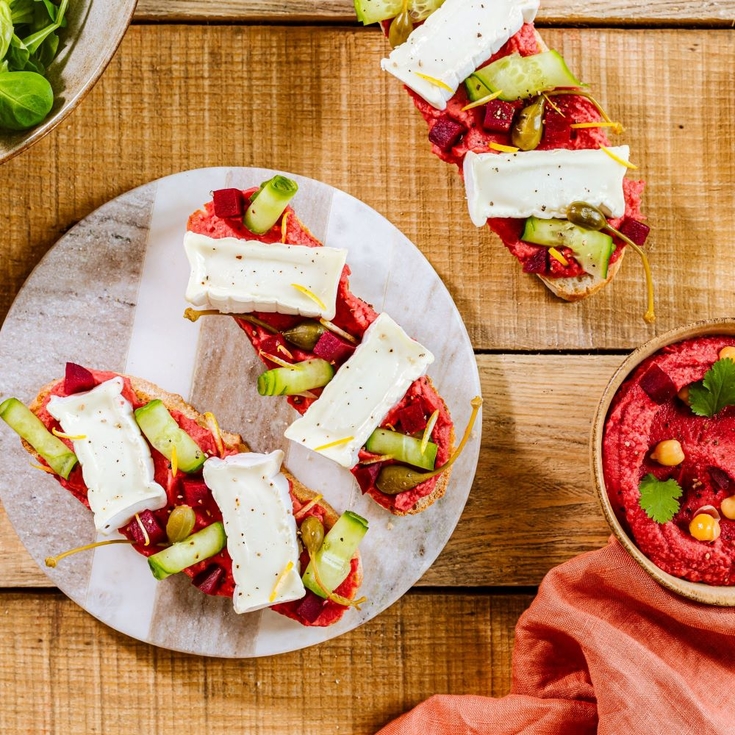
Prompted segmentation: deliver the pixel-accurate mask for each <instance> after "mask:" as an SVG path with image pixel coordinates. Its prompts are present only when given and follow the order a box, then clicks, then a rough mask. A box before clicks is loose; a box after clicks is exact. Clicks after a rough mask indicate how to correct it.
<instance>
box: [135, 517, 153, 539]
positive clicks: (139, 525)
mask: <svg viewBox="0 0 735 735" xmlns="http://www.w3.org/2000/svg"><path fill="white" fill-rule="evenodd" d="M135 521H136V523H137V524H138V528H140V530H141V531H142V532H143V538H145V543H144V544H143V546H150V545H151V537H150V536H149V535H148V531H146V529H145V526H144V525H143V521H141V520H140V515H139V514H138V513H136V514H135Z"/></svg>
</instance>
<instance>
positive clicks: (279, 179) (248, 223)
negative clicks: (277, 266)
mask: <svg viewBox="0 0 735 735" xmlns="http://www.w3.org/2000/svg"><path fill="white" fill-rule="evenodd" d="M298 190H299V185H298V184H297V183H296V182H295V181H293V180H292V179H287V178H286V177H285V176H281V175H280V174H278V175H276V176H274V177H273V178H272V179H270V180H269V181H264V182H263V183H262V184H261V186H260V189H259V190H258V191H257V192H256V193H255V195H254V196H253V197H252V198H251V199H250V206H249V207H248V208H247V210H246V212H245V218H244V220H243V222H244V224H245V227H247V228H248V229H249V230H250V232H254V233H255V234H256V235H262V234H263V233H264V232H268V230H270V228H271V227H273V225H275V224H276V222H277V221H278V218H279V217H280V216H281V215H282V214H283V212H284V210H285V209H286V207H287V206H288V203H289V202H290V201H291V200H292V199H293V198H294V196H295V195H296V192H297V191H298Z"/></svg>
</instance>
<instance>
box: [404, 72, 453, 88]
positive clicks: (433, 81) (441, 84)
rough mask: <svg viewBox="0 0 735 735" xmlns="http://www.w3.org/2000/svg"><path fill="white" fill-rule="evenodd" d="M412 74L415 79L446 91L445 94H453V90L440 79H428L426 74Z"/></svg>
mask: <svg viewBox="0 0 735 735" xmlns="http://www.w3.org/2000/svg"><path fill="white" fill-rule="evenodd" d="M414 74H415V75H416V76H417V77H421V79H425V80H426V81H427V82H429V83H430V84H433V85H434V86H436V87H439V88H440V89H446V91H447V92H454V90H453V89H452V88H451V87H450V86H449V85H448V84H447V83H446V82H442V80H441V79H437V78H436V77H430V76H429V75H428V74H422V73H421V72H420V71H415V72H414Z"/></svg>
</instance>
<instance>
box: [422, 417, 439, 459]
mask: <svg viewBox="0 0 735 735" xmlns="http://www.w3.org/2000/svg"><path fill="white" fill-rule="evenodd" d="M438 418H439V409H438V408H437V409H436V411H434V413H432V414H431V416H429V421H428V422H427V424H426V428H425V429H424V435H423V436H422V437H421V454H423V453H424V452H425V451H426V447H427V446H428V444H429V439H431V432H432V431H434V427H435V426H436V422H437V419H438Z"/></svg>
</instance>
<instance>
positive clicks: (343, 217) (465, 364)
mask: <svg viewBox="0 0 735 735" xmlns="http://www.w3.org/2000/svg"><path fill="white" fill-rule="evenodd" d="M275 173H276V172H275V171H270V170H267V169H257V168H209V169H199V170H194V171H186V172H182V173H179V174H174V175H172V176H168V177H166V178H163V179H160V180H158V181H154V182H151V183H150V184H147V185H145V186H141V187H139V188H137V189H134V190H133V191H130V192H128V193H126V194H123V195H121V196H120V197H118V198H117V199H114V200H113V201H111V202H108V203H107V204H105V205H103V206H102V207H100V208H99V209H98V210H97V211H95V212H93V213H92V214H90V215H89V216H88V217H86V218H85V219H84V220H82V221H81V222H80V223H79V224H78V225H76V226H75V227H74V228H73V229H71V230H70V231H69V232H68V233H67V234H66V235H64V237H62V238H61V240H59V242H58V243H56V245H55V246H54V247H53V248H52V249H51V250H50V251H49V252H48V254H47V255H46V256H45V257H44V259H43V260H42V261H41V263H40V264H39V265H38V267H37V268H36V269H35V270H34V271H33V273H32V274H31V276H30V277H29V278H28V280H27V282H26V283H25V285H24V286H23V288H22V289H21V291H20V293H19V294H18V297H17V298H16V300H15V302H14V304H13V306H12V308H11V310H10V312H9V314H8V317H7V319H6V321H5V324H4V325H3V327H2V330H1V331H0V365H2V375H1V376H0V399H4V398H6V397H8V396H11V395H14V396H16V397H17V398H19V399H20V400H22V401H24V402H26V403H27V402H29V401H30V400H31V399H32V398H33V397H34V396H35V395H36V393H37V392H38V389H39V388H40V387H41V386H42V385H44V384H46V383H47V382H49V381H51V380H54V379H56V378H58V377H60V376H61V375H63V371H64V365H65V363H66V362H67V361H70V362H76V363H79V364H82V365H86V366H89V367H92V368H97V369H103V370H113V371H116V372H122V373H128V374H130V375H136V376H138V377H141V378H145V379H147V380H150V381H152V382H154V383H156V384H157V385H159V386H160V387H161V388H164V389H165V390H168V391H171V392H175V393H180V394H181V395H182V396H184V398H186V399H187V400H188V401H189V402H190V403H192V404H193V405H194V406H195V407H197V408H198V409H200V410H201V411H211V412H213V413H214V414H215V416H217V418H218V421H219V423H220V425H221V426H222V428H223V429H227V430H229V431H234V432H238V433H240V434H242V436H243V438H244V439H245V440H246V441H247V442H248V444H249V445H250V447H251V448H252V449H253V450H255V451H271V450H273V449H276V448H282V449H283V450H284V451H285V453H286V459H285V464H286V466H287V467H288V468H289V469H290V470H291V471H292V472H293V473H294V474H295V475H296V476H297V477H298V478H299V479H300V480H302V481H303V482H304V483H306V485H308V486H309V487H311V488H312V489H313V490H316V491H318V492H321V493H323V494H324V497H325V498H326V500H328V501H329V502H330V503H331V504H332V505H333V506H334V507H335V508H336V509H337V510H338V511H343V510H346V509H348V508H349V509H352V510H354V511H356V512H357V513H359V514H360V515H363V516H365V517H366V518H367V519H368V520H369V524H370V528H369V531H368V534H367V536H366V537H365V539H364V541H363V543H362V546H361V553H362V560H363V568H364V583H363V587H362V590H361V593H362V594H364V595H366V596H367V598H368V602H367V603H366V604H364V605H363V606H362V608H361V610H359V611H358V610H354V609H352V610H348V611H347V612H346V614H345V615H344V616H343V618H342V620H341V621H340V622H339V623H337V624H335V625H333V626H331V627H329V628H305V627H303V626H301V625H299V624H298V623H295V622H293V621H291V620H289V619H287V618H285V617H283V616H281V615H278V614H277V613H275V612H273V611H272V610H264V611H259V612H255V613H250V614H246V615H236V614H235V613H234V612H233V610H232V602H231V600H229V599H226V598H221V597H209V596H206V595H204V594H202V593H201V592H199V591H198V590H197V589H196V588H194V587H192V586H191V585H190V584H189V582H188V578H185V577H184V575H176V576H174V577H171V578H169V579H167V580H165V581H163V582H156V581H155V580H154V579H153V577H152V576H151V574H150V571H149V569H148V565H147V563H146V560H145V559H144V558H143V557H142V556H140V555H139V554H137V553H136V552H135V551H134V550H133V549H132V548H130V547H129V546H126V545H120V544H117V545H112V546H107V547H101V548H98V549H97V550H95V551H93V552H83V553H80V554H78V555H76V556H73V557H70V558H68V559H65V560H63V561H62V562H60V563H59V565H58V566H57V567H56V568H55V569H49V568H47V567H45V565H44V559H45V558H46V557H47V556H49V555H54V554H58V553H60V552H61V551H64V550H66V549H69V548H72V547H75V546H77V545H79V544H82V543H87V542H91V541H93V540H95V538H96V534H95V530H94V526H93V523H92V516H91V514H90V513H89V511H88V510H87V509H86V508H85V507H84V506H82V504H81V503H79V502H78V501H77V500H76V499H74V498H73V497H72V496H71V494H69V493H68V492H67V491H65V490H64V489H63V488H62V487H61V486H60V485H59V484H58V483H57V482H56V480H55V479H54V478H53V477H51V476H49V475H47V474H45V473H43V472H41V471H39V470H38V469H35V468H33V467H32V466H31V461H30V458H29V455H28V454H26V452H25V451H24V450H23V449H22V447H21V445H20V442H19V440H18V438H17V436H16V435H15V434H14V433H13V432H12V431H10V429H9V428H8V427H7V426H5V425H3V426H2V427H0V441H2V451H3V456H4V457H5V466H4V470H5V471H4V472H3V473H2V474H1V475H0V497H1V498H2V502H3V505H4V507H5V509H6V511H7V513H8V516H9V518H10V520H11V522H12V524H13V526H14V527H15V529H16V531H17V532H18V535H19V536H20V538H21V541H22V542H23V544H24V545H25V546H26V548H27V549H28V551H29V552H30V553H31V555H32V556H33V558H34V559H35V561H36V562H37V563H38V564H39V566H41V568H42V569H43V570H44V571H45V572H46V573H47V574H48V576H49V577H50V579H51V580H52V581H53V582H54V584H56V585H57V586H58V587H59V588H60V589H61V590H63V591H64V592H65V593H66V594H67V595H68V596H69V597H70V598H71V599H73V600H74V601H75V602H77V603H78V604H79V605H81V606H82V607H83V608H84V609H85V610H87V611H88V612H89V613H90V614H92V615H94V616H95V617H96V618H98V619H99V620H101V621H103V622H104V623H106V624H107V625H109V626H111V627H113V628H115V629H117V630H119V631H121V632H123V633H126V634H128V635H130V636H133V637H134V638H138V639H140V640H142V641H147V642H149V643H153V644H155V645H158V646H163V647H165V648H169V649H172V650H177V651H184V652H188V653H195V654H201V655H209V656H223V657H232V658H241V657H251V656H263V655H271V654H277V653H282V652H286V651H293V650H297V649H300V648H304V647H306V646H310V645H313V644H316V643H320V642H321V641H325V640H328V639H330V638H333V637H335V636H337V635H340V634H341V633H344V632H346V631H349V630H352V629H354V628H356V627H357V626H358V625H360V624H361V623H364V622H365V621H367V620H369V619H371V618H372V617H374V616H375V615H377V614H378V613H379V612H381V611H382V610H384V609H385V608H386V607H388V606H389V605H391V604H392V603H394V602H395V601H396V600H398V599H399V598H400V597H401V595H403V594H404V593H405V592H406V591H407V590H408V589H409V588H410V587H411V586H412V585H413V584H414V583H415V582H416V581H417V580H418V579H419V578H420V577H421V575H422V574H423V573H424V572H425V571H426V570H427V569H428V568H429V566H430V565H431V564H432V563H433V561H434V560H435V559H436V557H437V556H438V555H439V552H440V551H441V550H442V548H443V547H444V545H445V544H446V542H447V541H448V539H449V537H450V535H451V533H452V531H453V530H454V527H455V525H456V524H457V522H458V520H459V517H460V515H461V513H462V510H463V508H464V505H465V502H466V500H467V497H468V495H469V492H470V488H471V485H472V480H473V477H474V473H475V468H476V465H477V458H478V454H479V450H480V428H479V427H480V426H481V420H478V422H477V423H476V427H477V428H476V429H475V431H474V433H473V435H472V438H471V440H470V442H469V443H468V445H467V448H466V449H465V452H464V454H463V455H462V457H461V458H460V460H459V461H458V462H457V463H456V465H455V467H454V470H453V473H452V476H451V481H450V484H449V488H448V490H447V493H446V495H445V496H444V497H443V498H442V499H440V500H439V501H438V502H436V503H435V504H434V505H433V506H431V507H430V508H428V509H427V510H426V511H424V512H423V513H420V514H418V515H414V516H406V517H396V516H393V515H391V514H390V513H388V512H387V511H385V510H383V509H382V508H380V507H379V506H378V505H377V504H376V503H374V502H373V501H371V500H370V499H369V498H367V497H364V496H363V495H362V494H361V493H360V490H359V488H358V487H357V484H356V483H355V482H354V480H353V478H352V475H351V474H350V473H349V472H348V471H347V470H345V469H343V468H341V467H339V466H337V465H335V464H334V463H332V462H330V461H329V460H327V459H325V458H324V457H320V456H318V455H316V454H314V453H312V452H309V451H308V450H306V449H305V448H303V447H300V446H297V445H294V444H291V443H290V442H288V441H287V440H286V439H284V438H283V432H284V430H285V428H286V426H287V425H288V423H289V422H290V421H293V420H294V418H295V417H296V412H295V411H294V410H293V409H292V408H291V407H290V406H288V404H287V403H286V402H285V399H283V398H279V397H273V398H263V397H260V396H259V395H258V394H257V391H256V388H255V384H256V380H255V378H256V376H257V375H258V374H259V373H260V372H261V371H262V370H263V367H262V365H261V363H260V360H258V358H257V357H256V356H255V353H254V351H253V349H252V347H251V346H250V343H249V342H248V340H247V339H246V337H245V335H244V334H243V333H242V332H241V331H240V330H239V328H238V327H237V326H236V324H235V322H234V320H232V319H230V318H228V317H224V316H222V317H220V316H214V317H208V318H203V319H200V320H199V321H198V322H197V323H191V322H190V321H188V320H186V319H184V318H183V316H182V315H183V312H184V309H185V308H186V306H187V304H186V302H185V300H184V290H185V287H186V283H187V280H188V274H189V267H188V263H187V260H186V256H185V254H184V251H183V246H182V238H183V235H184V232H185V228H186V221H187V217H188V216H189V214H190V213H191V212H193V211H195V210H196V209H198V208H199V207H201V206H202V204H203V203H204V202H206V201H208V200H209V199H210V198H211V192H212V191H213V190H214V189H219V188H224V187H230V186H234V187H240V188H243V189H244V188H247V187H251V186H256V185H259V184H260V183H261V182H262V181H264V180H266V179H268V178H270V177H271V176H273V175H274V174H275ZM287 175H288V176H290V177H292V178H293V179H295V180H296V181H297V182H298V183H299V192H298V194H297V195H296V197H295V199H294V200H293V202H292V204H293V207H294V210H295V211H296V214H297V215H298V217H299V218H300V219H301V221H302V222H303V223H304V224H305V225H306V226H307V227H308V228H309V229H310V230H311V231H312V232H313V234H314V235H315V236H316V237H318V238H319V239H320V240H321V241H322V242H323V243H324V244H325V245H329V246H331V247H340V248H346V249H347V250H348V256H347V263H348V265H349V266H350V268H351V269H352V276H351V288H352V290H353V292H354V293H356V294H357V295H359V296H360V297H362V298H363V299H364V300H366V301H367V302H369V303H371V304H372V305H373V306H374V307H375V308H376V309H377V310H378V311H386V312H388V313H389V314H391V315H392V316H393V317H394V318H395V319H396V320H397V321H398V322H399V323H400V324H401V325H402V326H403V327H404V329H405V330H406V331H407V332H408V334H410V335H411V336H412V337H414V338H415V339H417V340H419V341H420V342H421V343H422V344H424V345H425V346H426V347H428V348H429V349H430V350H431V351H432V352H433V353H434V356H435V358H436V359H435V362H434V363H433V364H432V365H431V366H430V368H429V375H430V376H431V378H432V379H433V381H434V383H435V384H436V386H437V388H438V390H439V392H440V393H441V395H442V396H443V397H444V399H445V400H446V403H447V405H448V406H449V409H450V411H451V412H452V416H453V418H454V420H455V424H456V426H457V430H458V433H459V432H461V431H462V430H463V428H464V426H465V425H466V422H467V420H468V418H469V414H470V400H471V399H472V397H473V396H475V395H478V394H479V392H480V384H479V376H478V372H477V366H476V363H475V358H474V354H473V351H472V346H471V344H470V341H469V338H468V335H467V332H466V330H465V327H464V325H463V323H462V320H461V318H460V315H459V313H458V311H457V309H456V307H455V305H454V303H453V301H452V299H451V296H450V295H449V293H448V292H447V290H446V288H445V287H444V285H443V284H442V282H441V280H440V279H439V277H438V276H437V274H436V272H435V271H434V270H433V268H432V267H431V266H430V265H429V263H428V261H427V260H426V259H425V258H424V257H423V255H422V254H421V253H420V252H419V250H418V249H417V248H416V247H415V246H414V245H413V244H412V243H411V242H409V240H407V239H406V237H404V236H403V235H402V234H401V233H400V232H399V231H398V230H397V229H396V228H395V227H394V226H393V225H391V224H390V223H389V222H388V221H387V220H386V219H384V218H383V217H381V216H380V215H379V214H377V213H376V212H375V211H373V210H372V209H371V208H369V207H368V206H366V205H365V204H363V203H361V202H359V201H358V200H356V199H354V198H353V197H351V196H349V195H347V194H345V193H344V192H342V191H339V190H337V189H334V188H332V187H330V186H328V185H326V184H323V183H319V182H317V181H314V180H312V179H307V178H304V177H302V176H296V175H293V174H287Z"/></svg>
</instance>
